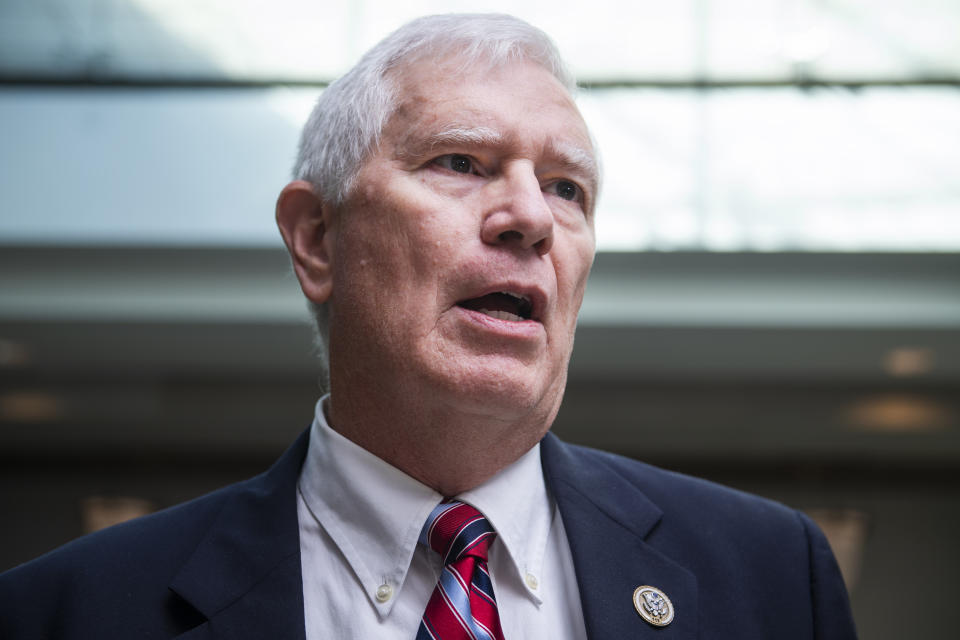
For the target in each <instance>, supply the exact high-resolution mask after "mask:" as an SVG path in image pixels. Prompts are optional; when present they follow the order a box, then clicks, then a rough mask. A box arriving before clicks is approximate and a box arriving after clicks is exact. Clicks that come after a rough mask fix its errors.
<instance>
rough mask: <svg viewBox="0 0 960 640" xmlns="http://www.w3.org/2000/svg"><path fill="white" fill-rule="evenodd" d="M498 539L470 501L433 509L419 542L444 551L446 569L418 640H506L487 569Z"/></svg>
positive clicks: (428, 604) (434, 594)
mask: <svg viewBox="0 0 960 640" xmlns="http://www.w3.org/2000/svg"><path fill="white" fill-rule="evenodd" d="M496 537H497V534H496V532H495V531H494V530H493V527H491V526H490V523H489V522H487V519H486V518H484V517H483V514H481V513H480V512H479V511H477V510H476V509H474V508H473V507H471V506H470V505H468V504H464V503H463V502H456V501H452V502H443V503H441V504H439V505H437V508H436V509H434V510H433V512H432V513H431V514H430V517H429V518H427V522H426V524H425V525H424V526H423V531H421V532H420V542H421V543H423V544H424V545H426V546H428V547H430V548H432V549H433V550H434V551H436V552H437V553H439V554H440V556H441V557H442V558H443V570H442V571H441V572H440V580H439V581H438V582H437V586H436V587H435V588H434V590H433V594H432V595H431V596H430V601H429V602H428V603H427V610H426V611H424V612H423V619H422V620H421V621H420V630H419V631H418V632H417V640H503V631H502V630H501V629H500V616H499V614H498V613H497V601H496V599H495V598H494V596H493V584H492V583H491V582H490V574H489V572H488V571H487V549H489V547H490V545H491V544H492V543H493V541H494V539H495V538H496Z"/></svg>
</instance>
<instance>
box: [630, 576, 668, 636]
mask: <svg viewBox="0 0 960 640" xmlns="http://www.w3.org/2000/svg"><path fill="white" fill-rule="evenodd" d="M633 606H634V607H635V608H636V610H637V613H639V614H640V617H641V618H643V619H644V620H646V621H647V622H649V623H650V624H652V625H653V626H655V627H665V626H667V625H668V624H670V623H671V622H673V603H672V602H670V598H668V597H667V594H665V593H664V592H663V591H660V589H657V588H656V587H651V586H649V585H642V586H639V587H637V588H636V589H635V590H634V592H633Z"/></svg>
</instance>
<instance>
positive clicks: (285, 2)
mask: <svg viewBox="0 0 960 640" xmlns="http://www.w3.org/2000/svg"><path fill="white" fill-rule="evenodd" d="M448 11H505V12H510V13H515V14H516V15H518V16H520V17H522V18H525V19H527V20H529V21H531V22H532V23H534V24H536V25H538V26H540V27H541V28H543V29H544V30H545V31H547V33H549V34H551V36H552V37H553V38H554V39H555V40H556V41H557V42H558V43H559V45H560V47H561V50H562V51H563V53H564V54H565V56H566V57H567V59H568V60H569V62H570V64H571V66H572V67H573V69H574V71H575V72H576V73H577V75H578V76H579V77H580V79H581V80H584V81H607V80H633V81H644V82H657V81H674V82H691V81H695V80H700V79H705V78H706V79H713V80H739V81H758V80H760V81H784V82H790V81H795V80H798V79H800V80H802V79H807V78H818V79H821V80H839V81H858V80H871V79H874V80H876V79H880V80H909V79H911V78H918V77H939V78H944V77H946V78H954V79H956V78H957V77H960V38H958V37H957V34H960V3H958V2H955V1H954V0H676V1H674V2H634V1H632V0H593V1H592V2H589V3H584V2H573V1H572V0H528V1H527V2H524V3H519V4H518V3H516V2H512V1H510V0H480V1H476V2H474V1H471V2H466V1H464V0H410V1H409V2H403V3H400V2H396V1H395V0H340V1H337V2H316V1H315V0H273V1H272V2H263V1H262V0H203V1H198V0H127V1H126V2H119V1H117V0H45V1H43V2H35V1H33V0H5V1H4V2H2V3H0V73H5V74H8V75H24V74H26V75H30V74H34V75H41V76H47V77H50V76H56V77H61V76H64V75H66V76H68V77H79V78H89V77H93V78H100V79H102V78H134V79H136V78H143V77H147V78H171V77H172V78H205V79H230V80H241V81H243V80H254V81H282V80H310V81H328V80H330V79H332V78H335V77H337V76H338V75H340V74H341V73H343V71H345V70H346V69H347V68H348V67H349V66H350V65H351V64H352V63H353V62H354V61H356V59H357V57H359V55H360V54H361V53H362V52H363V51H365V50H366V49H367V48H368V47H369V46H371V45H372V44H373V43H375V42H376V41H377V40H379V39H380V38H381V37H383V36H384V35H386V34H387V33H388V32H390V31H391V30H393V29H395V28H396V27H398V26H399V25H400V24H402V23H403V22H405V21H407V20H409V19H410V18H413V17H415V16H418V15H424V14H429V13H442V12H448Z"/></svg>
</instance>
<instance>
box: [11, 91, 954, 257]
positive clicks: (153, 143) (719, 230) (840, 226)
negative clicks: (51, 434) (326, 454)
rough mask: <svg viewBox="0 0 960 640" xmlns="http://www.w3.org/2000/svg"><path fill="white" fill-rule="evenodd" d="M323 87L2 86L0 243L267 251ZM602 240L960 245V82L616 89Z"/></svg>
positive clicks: (606, 120) (644, 245)
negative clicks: (957, 86)
mask: <svg viewBox="0 0 960 640" xmlns="http://www.w3.org/2000/svg"><path fill="white" fill-rule="evenodd" d="M316 94H317V91H316V90H314V89H310V88H304V89H206V90H201V91H196V90H194V91H191V90H182V89H181V90H167V89H151V90H135V89H110V90H102V89H100V90H98V89H83V90H79V89H41V88H32V89H30V88H20V89H11V88H8V89H5V90H0V139H2V140H4V144H3V145H0V165H2V166H3V167H4V171H2V172H0V242H3V243H9V242H18V243H48V242H52V243H61V242H64V243H73V242H80V243H99V242H107V243H132V244H141V243H146V244H181V243H186V244H213V245H228V246H231V245H237V246H243V245H277V244H279V239H278V236H277V233H276V230H275V229H274V225H273V220H272V211H273V206H274V200H275V198H276V195H277V192H278V191H279V188H280V187H281V186H282V185H283V184H284V182H285V181H286V180H287V178H288V176H289V170H290V167H291V165H292V163H293V157H294V154H295V150H296V140H297V135H298V131H299V128H300V126H301V124H302V122H303V121H304V120H305V118H306V115H307V113H308V111H309V109H310V107H311V105H312V103H313V100H314V99H315V97H316ZM580 103H581V106H582V109H583V111H584V113H585V116H586V117H587V119H588V121H589V123H590V125H591V127H592V128H593V131H594V133H595V136H596V138H597V140H598V142H599V146H600V150H601V155H602V161H603V166H604V169H605V174H606V175H605V180H604V183H605V184H604V191H603V193H602V195H601V200H600V203H599V211H598V218H597V235H598V245H599V247H600V249H601V250H611V251H614V250H622V251H633V250H721V251H727V250H729V251H741V250H748V251H749V250H759V251H780V250H801V251H805V250H807V251H914V250H923V251H958V250H960V214H958V212H960V177H958V176H960V174H958V173H957V171H956V167H958V166H960V119H958V118H956V114H957V113H960V91H957V90H954V89H947V88H914V89H897V88H874V89H869V90H862V91H858V92H852V91H848V90H838V89H817V90H808V91H801V90H796V89H788V88H782V89H728V90H722V91H720V90H713V91H694V90H657V89H609V90H593V91H586V92H583V94H582V95H581V97H580Z"/></svg>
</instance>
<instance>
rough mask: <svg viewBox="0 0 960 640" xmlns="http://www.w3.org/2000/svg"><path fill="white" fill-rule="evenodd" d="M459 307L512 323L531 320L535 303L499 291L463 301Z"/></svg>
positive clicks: (526, 298)
mask: <svg viewBox="0 0 960 640" xmlns="http://www.w3.org/2000/svg"><path fill="white" fill-rule="evenodd" d="M457 306H458V307H463V308H464V309H470V310H472V311H477V312H479V313H482V314H484V315H488V316H490V317H491V318H496V319H498V320H509V321H511V322H521V321H523V320H530V318H531V317H532V316H533V303H532V302H531V301H530V298H528V297H526V296H523V295H518V294H515V293H510V292H509V291H497V292H495V293H488V294H487V295H485V296H480V297H479V298H471V299H470V300H463V301H461V302H458V303H457Z"/></svg>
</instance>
